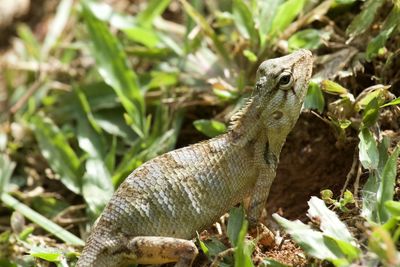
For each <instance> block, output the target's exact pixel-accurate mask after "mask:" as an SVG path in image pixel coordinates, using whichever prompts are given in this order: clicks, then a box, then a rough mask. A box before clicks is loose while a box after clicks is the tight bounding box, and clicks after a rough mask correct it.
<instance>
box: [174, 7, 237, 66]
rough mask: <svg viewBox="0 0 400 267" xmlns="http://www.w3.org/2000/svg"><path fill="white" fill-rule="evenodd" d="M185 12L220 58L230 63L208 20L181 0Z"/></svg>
mask: <svg viewBox="0 0 400 267" xmlns="http://www.w3.org/2000/svg"><path fill="white" fill-rule="evenodd" d="M181 2H182V5H183V8H184V10H185V12H186V13H187V14H188V15H189V16H190V17H191V18H192V19H193V20H194V21H195V22H196V23H197V24H198V25H199V26H200V28H201V29H202V30H203V32H204V34H205V35H206V36H208V37H209V38H210V39H211V40H212V42H213V44H214V46H215V49H216V50H217V52H218V55H219V56H220V57H221V58H222V60H223V62H224V63H226V64H227V65H230V62H231V59H230V56H229V54H228V52H227V50H226V49H225V47H224V45H223V43H222V42H221V41H220V40H219V37H218V35H217V34H216V33H215V31H214V30H213V28H212V27H211V26H210V24H209V22H208V21H207V20H206V19H205V18H204V17H203V16H202V15H201V14H200V13H199V12H198V11H197V10H196V9H195V8H194V7H193V6H192V5H190V4H189V3H188V2H187V1H186V0H181Z"/></svg>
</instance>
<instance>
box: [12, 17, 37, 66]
mask: <svg viewBox="0 0 400 267" xmlns="http://www.w3.org/2000/svg"><path fill="white" fill-rule="evenodd" d="M17 33H18V35H19V37H20V38H21V40H22V41H23V43H24V45H25V49H26V51H27V52H28V55H29V56H30V57H32V58H33V59H36V60H39V59H40V44H39V42H38V40H37V39H36V37H35V35H34V34H33V32H32V30H31V28H29V27H28V26H27V25H26V24H19V25H17Z"/></svg>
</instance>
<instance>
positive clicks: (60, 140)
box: [30, 115, 81, 194]
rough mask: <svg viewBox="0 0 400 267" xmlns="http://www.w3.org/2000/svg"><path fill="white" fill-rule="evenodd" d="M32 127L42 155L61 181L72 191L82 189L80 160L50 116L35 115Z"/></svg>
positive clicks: (75, 191)
mask: <svg viewBox="0 0 400 267" xmlns="http://www.w3.org/2000/svg"><path fill="white" fill-rule="evenodd" d="M30 123H31V127H32V129H33V132H34V134H35V137H36V139H37V141H38V143H39V147H40V150H41V153H42V155H43V156H44V157H45V158H46V160H47V161H48V163H49V164H50V167H51V168H52V169H53V170H54V171H55V172H56V173H58V174H59V175H60V180H61V182H62V183H63V184H64V185H65V186H66V187H67V188H68V189H69V190H71V191H72V192H74V193H76V194H79V193H80V189H81V179H80V178H81V173H80V160H79V158H78V156H77V155H76V154H75V152H74V150H73V149H72V148H71V146H70V145H69V143H68V141H67V138H66V137H65V136H64V135H63V133H62V132H61V130H60V129H59V128H58V127H57V126H56V125H55V124H54V123H53V122H52V121H51V120H50V119H48V118H46V117H43V116H41V115H34V116H32V117H31V120H30Z"/></svg>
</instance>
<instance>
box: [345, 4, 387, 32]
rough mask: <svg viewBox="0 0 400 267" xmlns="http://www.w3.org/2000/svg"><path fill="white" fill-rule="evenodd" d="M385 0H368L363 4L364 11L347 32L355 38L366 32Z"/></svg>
mask: <svg viewBox="0 0 400 267" xmlns="http://www.w3.org/2000/svg"><path fill="white" fill-rule="evenodd" d="M384 3H385V0H368V1H366V2H365V3H364V4H363V7H362V11H361V12H360V13H359V14H358V15H357V16H356V17H355V18H354V19H353V21H352V22H351V24H350V25H349V26H348V27H347V29H346V34H347V35H349V36H350V38H351V39H352V38H354V37H356V36H358V35H360V34H362V33H363V32H365V31H366V30H367V29H368V28H369V26H370V25H371V24H372V22H373V21H374V18H375V15H376V14H377V13H378V9H379V8H380V7H381V6H382V5H383V4H384Z"/></svg>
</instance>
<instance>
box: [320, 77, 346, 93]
mask: <svg viewBox="0 0 400 267" xmlns="http://www.w3.org/2000/svg"><path fill="white" fill-rule="evenodd" d="M321 89H322V91H324V92H327V93H331V94H338V95H347V94H348V91H347V89H346V88H344V87H343V86H341V85H340V84H338V83H335V82H334V81H330V80H323V81H322V82H321Z"/></svg>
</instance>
